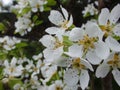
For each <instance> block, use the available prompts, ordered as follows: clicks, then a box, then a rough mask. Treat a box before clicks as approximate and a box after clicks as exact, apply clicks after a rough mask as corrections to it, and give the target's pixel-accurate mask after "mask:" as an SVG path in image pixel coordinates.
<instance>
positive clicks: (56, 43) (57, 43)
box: [54, 38, 63, 49]
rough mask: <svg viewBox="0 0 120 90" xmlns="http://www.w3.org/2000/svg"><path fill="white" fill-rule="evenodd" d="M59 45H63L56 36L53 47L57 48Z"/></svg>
mask: <svg viewBox="0 0 120 90" xmlns="http://www.w3.org/2000/svg"><path fill="white" fill-rule="evenodd" d="M61 46H63V43H62V42H61V41H60V40H59V39H58V38H56V42H55V46H54V49H57V48H59V47H61Z"/></svg>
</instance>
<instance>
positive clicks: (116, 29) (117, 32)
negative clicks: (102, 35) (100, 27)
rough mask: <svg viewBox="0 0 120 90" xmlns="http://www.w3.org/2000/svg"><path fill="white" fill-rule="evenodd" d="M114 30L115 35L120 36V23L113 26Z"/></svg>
mask: <svg viewBox="0 0 120 90" xmlns="http://www.w3.org/2000/svg"><path fill="white" fill-rule="evenodd" d="M113 32H114V34H115V35H117V36H120V23H119V24H117V25H116V26H115V27H114V28H113Z"/></svg>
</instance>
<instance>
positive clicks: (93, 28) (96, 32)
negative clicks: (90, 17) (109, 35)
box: [85, 21, 103, 39]
mask: <svg viewBox="0 0 120 90" xmlns="http://www.w3.org/2000/svg"><path fill="white" fill-rule="evenodd" d="M85 28H86V29H85V31H86V34H87V35H88V36H89V37H99V38H100V39H101V38H102V37H103V32H102V31H101V30H100V28H99V27H98V25H97V24H96V23H95V22H91V21H89V22H87V24H86V27H85Z"/></svg>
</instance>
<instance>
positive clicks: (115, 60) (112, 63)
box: [96, 52, 120, 86]
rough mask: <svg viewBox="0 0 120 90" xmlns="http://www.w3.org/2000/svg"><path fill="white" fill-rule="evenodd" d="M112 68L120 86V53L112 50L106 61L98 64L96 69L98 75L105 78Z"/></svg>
mask: <svg viewBox="0 0 120 90" xmlns="http://www.w3.org/2000/svg"><path fill="white" fill-rule="evenodd" d="M111 68H112V74H113V76H114V79H115V81H116V82H117V84H118V85H119V86H120V71H119V70H118V69H119V68H120V54H119V53H115V52H112V53H111V54H110V55H109V57H108V58H107V59H105V60H104V62H103V63H102V64H101V65H99V66H98V68H97V70H96V76H97V77H98V78H99V77H101V78H104V77H105V76H106V75H107V74H108V72H110V70H111Z"/></svg>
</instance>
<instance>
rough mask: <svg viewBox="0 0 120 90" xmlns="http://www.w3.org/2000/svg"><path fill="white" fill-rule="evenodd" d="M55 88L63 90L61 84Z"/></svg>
mask: <svg viewBox="0 0 120 90" xmlns="http://www.w3.org/2000/svg"><path fill="white" fill-rule="evenodd" d="M55 90H63V89H62V88H61V87H60V86H57V87H56V89H55Z"/></svg>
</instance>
